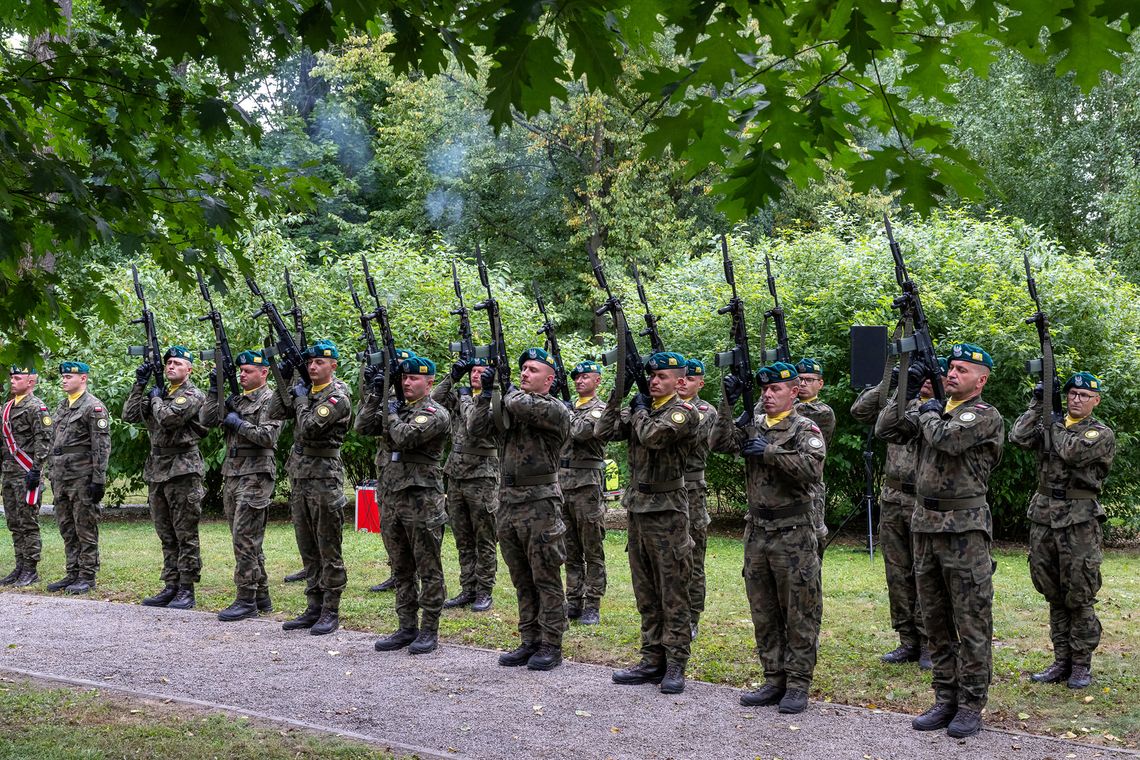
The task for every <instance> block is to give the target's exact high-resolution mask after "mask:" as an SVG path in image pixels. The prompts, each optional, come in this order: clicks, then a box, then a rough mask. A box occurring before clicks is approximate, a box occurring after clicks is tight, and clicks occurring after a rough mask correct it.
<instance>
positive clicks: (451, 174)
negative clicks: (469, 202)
mask: <svg viewBox="0 0 1140 760" xmlns="http://www.w3.org/2000/svg"><path fill="white" fill-rule="evenodd" d="M468 149H469V146H468V143H467V141H466V140H465V139H460V140H455V139H448V140H447V141H446V142H444V143H443V144H442V145H439V146H436V147H435V148H434V149H432V150H430V151H429V152H428V156H427V170H428V173H429V174H430V175H431V176H432V178H433V179H434V180H435V187H433V188H432V189H431V190H430V191H429V192H428V194H427V198H425V199H424V211H425V212H426V213H427V216H428V219H429V220H431V223H432V224H433V225H435V226H437V227H454V226H457V225H458V224H459V223H460V222H461V221H462V219H463V195H462V193H461V192H460V190H459V186H460V185H461V183H462V179H463V167H464V163H465V162H466V160H467V153H468Z"/></svg>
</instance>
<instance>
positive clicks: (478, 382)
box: [467, 365, 487, 391]
mask: <svg viewBox="0 0 1140 760" xmlns="http://www.w3.org/2000/svg"><path fill="white" fill-rule="evenodd" d="M485 369H487V368H486V367H484V366H483V365H478V366H475V367H472V368H471V371H470V372H469V373H467V374H468V377H469V378H470V380H471V389H472V390H475V391H477V390H480V389H481V388H482V387H483V370H485Z"/></svg>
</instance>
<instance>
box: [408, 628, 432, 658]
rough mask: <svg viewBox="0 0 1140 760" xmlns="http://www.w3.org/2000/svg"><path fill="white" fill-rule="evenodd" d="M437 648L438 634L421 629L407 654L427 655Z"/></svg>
mask: <svg viewBox="0 0 1140 760" xmlns="http://www.w3.org/2000/svg"><path fill="white" fill-rule="evenodd" d="M437 646H439V633H438V632H436V631H434V630H430V631H429V630H428V629H426V628H421V629H420V633H419V635H418V636H416V640H415V641H413V642H412V643H411V645H410V646H409V647H408V654H427V653H428V652H434V651H435V648H436V647H437Z"/></svg>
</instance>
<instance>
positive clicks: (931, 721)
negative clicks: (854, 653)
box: [875, 343, 1005, 738]
mask: <svg viewBox="0 0 1140 760" xmlns="http://www.w3.org/2000/svg"><path fill="white" fill-rule="evenodd" d="M992 368H993V359H991V358H990V355H989V354H988V353H986V351H984V350H983V349H982V348H981V347H979V346H976V345H974V344H971V343H958V344H955V345H954V346H953V347H952V348H951V353H950V367H949V370H948V372H947V375H946V383H945V386H946V393H947V395H948V396H949V398H947V399H946V400H945V401H940V400H938V399H931V400H929V401H926V402H924V403H923V404H921V405H920V406H918V407H917V408H915V406H914V405H909V406H907V407H905V408H904V409H903V411H902V413H900V407H902V404H900V403H898V402H897V401H896V403H894V404H890V405H889V406H887V408H885V409H884V410H883V411H882V412H881V413H880V414H879V419H878V421H877V422H876V423H875V432H876V434H877V435H879V437H881V438H885V439H886V440H888V441H892V442H894V443H902V444H906V443H907V442H909V441H912V440H917V441H918V442H919V444H918V464H917V467H916V470H915V490H916V491H917V494H916V506H915V511H914V517H913V518H912V520H911V532H912V535H913V538H914V572H915V579H916V583H917V587H918V603H919V606H920V607H921V609H922V620H923V625H924V626H925V628H926V636H927V639H928V641H929V645H930V656H931V660H932V661H933V663H934V673H933V685H934V697H935V703H934V705H933V706H932V707H931V708H930V709H929V710H927V711H926V712H924V713H923V714H922V715H920V716H918V717H917V718H915V719H914V720H913V721H912V725H913V727H914V728H915V730H918V731H934V730H938V729H942V728H945V729H946V730H947V731H946V732H947V733H948V734H949V735H950V736H952V737H954V738H962V737H965V736H971V735H973V734H975V733H977V732H978V731H979V730H980V729H981V725H982V715H981V712H982V708H983V707H985V705H986V698H987V696H988V692H989V685H990V679H991V678H992V676H993V662H992V651H991V641H992V638H993V595H994V587H993V570H994V563H993V559H992V557H991V556H990V544H991V541H992V535H993V517H992V516H991V514H990V508H989V504H988V503H987V501H986V491H987V484H988V483H989V479H990V473H992V472H993V469H994V467H996V466H997V464H998V462H999V461H1000V460H1001V450H1002V445H1003V444H1004V443H1005V423H1004V422H1003V421H1002V417H1001V413H1000V412H998V410H997V409H995V408H994V407H992V406H990V405H989V404H987V403H985V402H984V401H983V400H982V391H983V389H984V388H985V385H986V381H987V380H988V378H989V374H990V370H991V369H992ZM937 371H938V369H937V368H933V367H931V368H927V367H924V366H922V364H921V363H916V364H912V365H911V367H910V368H909V371H908V378H907V380H908V382H907V394H906V396H907V397H908V398H905V399H904V400H905V401H907V402H909V401H910V400H911V399H913V398H914V397H916V396H917V395H918V392H919V389H920V388H921V387H922V384H923V381H924V380H925V379H926V378H928V377H931V376H932V375H933V373H935V372H937Z"/></svg>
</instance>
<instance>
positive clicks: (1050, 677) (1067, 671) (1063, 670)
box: [1029, 660, 1073, 683]
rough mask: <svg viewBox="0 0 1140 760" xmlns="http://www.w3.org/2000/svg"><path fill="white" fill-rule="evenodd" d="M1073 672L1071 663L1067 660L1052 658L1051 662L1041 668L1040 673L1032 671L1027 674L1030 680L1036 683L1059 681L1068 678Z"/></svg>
mask: <svg viewBox="0 0 1140 760" xmlns="http://www.w3.org/2000/svg"><path fill="white" fill-rule="evenodd" d="M1072 672H1073V663H1072V662H1071V661H1069V660H1054V661H1053V664H1052V665H1050V666H1049V667H1047V668H1045V669H1044V670H1042V671H1041V672H1040V673H1034V674H1033V675H1031V676H1029V680H1030V681H1036V682H1037V683H1061V681H1065V680H1068V678H1069V676H1070V675H1071V674H1072Z"/></svg>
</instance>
